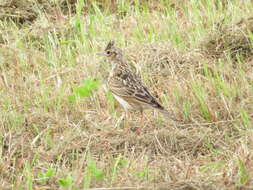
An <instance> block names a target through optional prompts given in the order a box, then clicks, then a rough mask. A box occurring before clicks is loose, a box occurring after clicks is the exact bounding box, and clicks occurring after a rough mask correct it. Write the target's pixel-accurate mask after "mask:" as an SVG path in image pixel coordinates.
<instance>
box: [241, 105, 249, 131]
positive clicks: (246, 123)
mask: <svg viewBox="0 0 253 190" xmlns="http://www.w3.org/2000/svg"><path fill="white" fill-rule="evenodd" d="M240 115H241V120H242V123H243V125H244V126H245V127H250V126H252V125H251V124H252V122H251V119H250V116H249V114H248V113H247V111H246V110H244V109H242V110H241V111H240Z"/></svg>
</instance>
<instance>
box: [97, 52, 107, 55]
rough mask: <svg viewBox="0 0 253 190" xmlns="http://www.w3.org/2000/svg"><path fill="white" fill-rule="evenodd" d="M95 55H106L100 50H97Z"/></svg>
mask: <svg viewBox="0 0 253 190" xmlns="http://www.w3.org/2000/svg"><path fill="white" fill-rule="evenodd" d="M96 54H97V55H106V54H105V52H103V51H101V52H97V53H96Z"/></svg>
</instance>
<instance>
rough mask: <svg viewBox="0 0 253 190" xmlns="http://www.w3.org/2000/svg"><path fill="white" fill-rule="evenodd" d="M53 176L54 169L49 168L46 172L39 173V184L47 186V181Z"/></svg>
mask: <svg viewBox="0 0 253 190" xmlns="http://www.w3.org/2000/svg"><path fill="white" fill-rule="evenodd" d="M54 174H55V169H53V168H49V169H48V170H47V171H45V172H43V171H41V172H39V174H38V177H39V182H40V183H41V184H47V183H48V180H49V179H50V178H52V177H53V176H54Z"/></svg>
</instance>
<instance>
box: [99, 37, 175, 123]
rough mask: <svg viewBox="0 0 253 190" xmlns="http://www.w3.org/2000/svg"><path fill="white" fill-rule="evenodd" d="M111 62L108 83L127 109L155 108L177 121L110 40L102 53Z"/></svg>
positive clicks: (116, 97)
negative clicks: (132, 69) (131, 68)
mask: <svg viewBox="0 0 253 190" xmlns="http://www.w3.org/2000/svg"><path fill="white" fill-rule="evenodd" d="M102 54H103V55H105V56H106V57H107V58H109V60H110V61H111V62H112V70H111V72H110V76H109V81H108V85H109V88H110V90H111V91H112V93H113V95H114V97H115V99H117V101H118V102H119V103H120V104H121V105H122V106H123V107H124V109H125V110H126V111H127V110H129V109H135V110H141V111H142V110H143V109H146V108H155V109H157V110H158V111H160V112H161V113H163V114H164V115H165V116H166V117H168V118H170V119H172V120H174V121H177V119H176V118H175V117H174V116H173V115H172V114H171V113H169V112H168V111H166V110H165V109H164V107H163V106H162V105H161V104H160V103H159V102H158V101H157V100H156V99H155V98H154V97H153V96H152V95H151V93H150V92H149V90H148V89H147V87H146V86H145V85H144V84H143V83H142V82H141V80H140V78H139V77H138V76H137V75H136V74H135V73H133V72H132V71H131V70H130V67H129V65H128V64H127V61H125V59H124V57H123V53H122V50H121V49H120V48H117V47H116V46H115V42H114V41H110V42H109V43H108V45H107V46H106V48H105V50H104V52H103V53H102Z"/></svg>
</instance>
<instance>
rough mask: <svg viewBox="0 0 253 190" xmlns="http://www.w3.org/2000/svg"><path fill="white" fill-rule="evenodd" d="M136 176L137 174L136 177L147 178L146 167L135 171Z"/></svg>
mask: <svg viewBox="0 0 253 190" xmlns="http://www.w3.org/2000/svg"><path fill="white" fill-rule="evenodd" d="M136 176H137V177H138V178H142V179H148V178H149V173H148V169H147V168H145V169H144V170H143V171H139V172H137V173H136Z"/></svg>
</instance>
